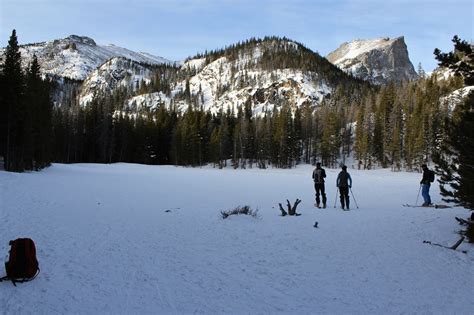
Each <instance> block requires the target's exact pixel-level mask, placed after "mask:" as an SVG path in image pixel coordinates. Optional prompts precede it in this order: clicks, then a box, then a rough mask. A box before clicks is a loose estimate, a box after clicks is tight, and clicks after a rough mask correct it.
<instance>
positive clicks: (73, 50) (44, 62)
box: [0, 35, 173, 81]
mask: <svg viewBox="0 0 474 315" xmlns="http://www.w3.org/2000/svg"><path fill="white" fill-rule="evenodd" d="M20 52H21V56H22V60H23V63H24V66H27V65H28V64H29V63H30V62H31V60H32V58H33V55H34V54H36V56H37V58H38V61H39V64H40V65H41V71H42V73H44V74H48V75H55V76H59V77H63V78H68V79H73V80H79V81H82V80H85V79H86V77H87V76H88V75H89V74H90V73H91V72H92V71H94V70H95V69H97V68H98V67H99V66H100V65H102V64H103V63H104V62H105V61H107V60H109V59H111V58H113V57H124V58H127V59H130V60H133V61H136V62H141V63H148V64H162V63H169V64H171V63H173V62H172V61H170V60H167V59H165V58H162V57H157V56H153V55H150V54H147V53H141V52H134V51H131V50H128V49H126V48H122V47H118V46H115V45H98V44H96V42H95V41H94V40H93V39H91V38H89V37H85V36H77V35H71V36H68V37H66V38H63V39H57V40H53V41H48V42H41V43H35V44H27V45H22V46H20ZM3 53H4V49H0V55H2V56H3ZM0 62H1V60H0Z"/></svg>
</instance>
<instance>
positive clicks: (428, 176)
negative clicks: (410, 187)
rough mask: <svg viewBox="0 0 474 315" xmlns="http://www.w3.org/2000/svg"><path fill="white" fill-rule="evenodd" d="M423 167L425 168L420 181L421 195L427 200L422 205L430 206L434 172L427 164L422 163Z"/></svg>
mask: <svg viewBox="0 0 474 315" xmlns="http://www.w3.org/2000/svg"><path fill="white" fill-rule="evenodd" d="M421 169H422V170H423V178H422V179H421V181H420V185H421V195H422V196H423V199H424V201H425V202H424V203H423V204H422V205H421V206H422V207H429V206H431V197H430V186H431V182H433V181H434V172H433V171H432V170H430V169H429V168H428V166H426V164H423V165H421Z"/></svg>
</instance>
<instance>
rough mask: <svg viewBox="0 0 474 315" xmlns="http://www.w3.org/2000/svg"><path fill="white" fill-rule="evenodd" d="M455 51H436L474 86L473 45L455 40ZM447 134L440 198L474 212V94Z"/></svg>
mask: <svg viewBox="0 0 474 315" xmlns="http://www.w3.org/2000/svg"><path fill="white" fill-rule="evenodd" d="M453 42H454V44H455V45H454V48H455V50H454V52H451V53H447V54H445V53H441V52H440V51H439V50H438V49H436V50H435V55H436V59H438V61H439V62H440V64H441V65H443V66H446V67H449V68H450V69H453V70H454V71H455V72H456V73H458V74H460V75H462V76H463V78H464V83H465V84H466V85H469V84H473V83H474V77H473V73H474V59H473V52H472V49H471V46H470V45H469V44H468V43H467V42H465V41H461V40H460V39H459V38H458V37H457V36H454V38H453ZM445 126H446V134H445V135H444V139H443V140H444V141H443V142H442V146H441V148H440V150H438V151H437V152H436V155H435V159H434V160H435V162H436V163H437V166H436V171H437V173H438V175H439V176H440V179H439V183H440V189H441V195H443V196H444V200H446V201H448V202H455V203H457V204H459V205H461V206H463V207H465V208H467V209H470V210H474V193H473V192H474V92H473V91H471V92H470V93H469V95H468V96H467V97H466V98H465V99H464V100H463V101H462V102H460V103H459V104H457V105H456V108H455V109H454V112H453V113H452V117H451V119H447V120H446V122H445ZM473 230H474V228H473V227H472V225H470V226H469V227H468V230H467V233H466V234H467V236H468V237H469V240H470V242H474V231H473Z"/></svg>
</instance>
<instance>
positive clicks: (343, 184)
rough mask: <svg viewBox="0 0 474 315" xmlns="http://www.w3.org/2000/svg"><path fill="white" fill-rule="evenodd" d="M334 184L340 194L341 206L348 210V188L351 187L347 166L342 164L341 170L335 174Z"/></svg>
mask: <svg viewBox="0 0 474 315" xmlns="http://www.w3.org/2000/svg"><path fill="white" fill-rule="evenodd" d="M336 185H337V187H338V188H339V193H340V194H341V208H342V210H344V207H346V208H347V210H349V189H350V188H351V187H352V178H351V175H350V174H349V173H348V172H347V166H345V165H343V166H342V171H341V172H339V175H337V180H336Z"/></svg>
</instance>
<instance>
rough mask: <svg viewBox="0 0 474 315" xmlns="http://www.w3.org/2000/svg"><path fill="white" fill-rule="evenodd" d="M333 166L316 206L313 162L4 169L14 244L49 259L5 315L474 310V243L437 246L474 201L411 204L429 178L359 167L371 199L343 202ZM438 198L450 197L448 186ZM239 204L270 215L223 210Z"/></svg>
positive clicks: (357, 188)
mask: <svg viewBox="0 0 474 315" xmlns="http://www.w3.org/2000/svg"><path fill="white" fill-rule="evenodd" d="M326 171H327V174H328V178H327V183H326V190H327V194H328V208H327V209H324V210H322V209H321V210H320V209H315V208H314V206H313V203H314V189H313V183H312V180H311V172H312V167H310V166H299V167H298V168H296V169H291V170H280V169H268V170H259V169H247V170H233V169H224V170H218V169H213V168H210V167H206V168H201V169H200V168H182V167H172V166H145V165H134V164H113V165H97V164H75V165H62V164H54V165H53V166H52V167H50V168H48V169H46V170H44V171H42V172H39V173H26V174H13V173H7V172H0V222H1V225H2V228H1V229H0V254H2V255H3V253H5V254H6V253H7V252H8V249H9V247H8V241H9V240H10V239H15V238H18V237H31V238H32V239H33V240H34V241H35V243H36V246H37V250H38V260H39V262H40V268H41V274H40V275H39V276H38V278H37V279H35V280H34V281H32V282H30V283H25V284H19V285H18V286H17V287H14V286H13V285H12V284H11V283H8V282H7V283H5V282H4V283H0V310H1V311H0V313H4V314H17V313H22V314H23V313H40V314H57V313H62V314H63V313H85V314H97V313H114V314H116V313H121V314H122V313H127V314H131V313H134V314H135V313H154V314H189V313H198V314H213V313H231V314H243V313H252V314H262V313H264V314H267V313H268V314H270V313H271V314H274V313H286V314H309V313H312V314H314V313H322V314H325V313H326V314H342V313H345V314H347V313H352V314H381V313H383V314H399V313H434V314H446V313H456V314H470V313H471V312H472V309H471V308H470V307H469V306H470V305H471V299H470V293H469V292H470V290H471V289H472V286H471V285H472V284H471V282H472V281H471V279H472V278H473V277H474V270H473V268H472V263H473V254H472V246H471V245H469V244H467V243H464V244H462V245H461V246H460V248H459V250H467V251H468V253H467V254H463V253H461V252H460V251H452V250H449V249H444V248H440V247H436V246H430V245H427V244H423V240H430V241H432V242H436V243H441V244H444V245H452V244H453V243H454V242H455V241H456V240H457V239H458V238H459V236H458V235H457V233H456V232H457V230H459V228H460V227H459V225H457V224H456V222H455V220H454V216H463V217H464V216H466V215H467V211H466V210H464V209H462V208H453V209H432V208H429V209H425V208H404V207H402V204H403V203H411V204H412V203H414V202H415V200H416V196H417V192H418V187H419V185H418V183H419V180H420V177H421V175H420V174H410V173H393V172H390V171H388V170H375V171H356V170H349V171H350V173H351V175H352V178H353V189H352V190H353V192H354V194H355V197H356V199H357V202H358V204H359V207H360V209H356V208H355V204H354V202H353V199H352V196H351V208H352V210H351V211H341V210H340V209H339V208H336V209H334V208H333V205H334V200H335V180H336V176H337V173H338V170H328V169H327V170H326ZM431 196H432V199H433V201H434V202H440V197H439V191H438V188H437V187H436V185H435V186H434V187H432V189H431ZM296 198H300V199H302V203H301V204H300V205H299V206H298V210H297V212H300V213H302V215H301V216H299V217H281V216H280V215H279V214H280V211H279V210H278V203H279V202H281V203H283V204H284V203H286V201H285V200H286V199H290V201H291V202H292V203H293V202H294V201H295V199H296ZM421 200H422V198H421V195H420V199H419V201H418V202H419V203H421ZM238 205H249V206H251V207H252V209H256V208H258V209H259V218H258V219H255V218H252V217H249V216H230V217H229V218H227V219H225V220H223V219H221V218H220V215H219V212H220V211H221V210H230V209H233V208H235V207H236V206H238ZM166 210H171V211H170V212H165V211H166ZM315 221H318V222H319V228H317V229H315V228H313V224H314V222H315ZM3 272H4V271H3V270H2V274H3ZM470 281H471V282H470ZM470 288H471V289H470Z"/></svg>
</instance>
